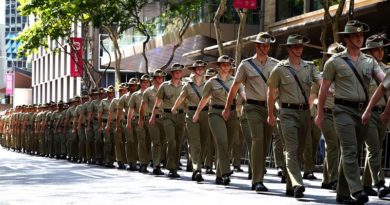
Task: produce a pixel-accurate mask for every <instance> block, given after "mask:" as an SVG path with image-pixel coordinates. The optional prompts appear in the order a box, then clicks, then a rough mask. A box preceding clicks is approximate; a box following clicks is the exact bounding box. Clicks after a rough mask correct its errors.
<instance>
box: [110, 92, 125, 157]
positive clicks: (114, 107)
mask: <svg viewBox="0 0 390 205" xmlns="http://www.w3.org/2000/svg"><path fill="white" fill-rule="evenodd" d="M118 103H119V99H118V98H114V99H112V101H111V104H110V107H109V108H108V111H109V112H110V114H113V118H112V120H111V124H110V135H111V137H110V138H111V139H113V140H114V147H115V156H116V161H117V162H122V163H125V162H126V161H127V160H126V153H125V141H126V139H125V135H124V134H123V133H122V134H117V133H116V132H115V129H116V116H117V112H118ZM122 116H123V115H122ZM123 117H124V116H123Z"/></svg>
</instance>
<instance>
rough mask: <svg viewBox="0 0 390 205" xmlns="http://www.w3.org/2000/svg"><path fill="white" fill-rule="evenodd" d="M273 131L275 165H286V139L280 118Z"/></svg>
mask: <svg viewBox="0 0 390 205" xmlns="http://www.w3.org/2000/svg"><path fill="white" fill-rule="evenodd" d="M273 133H274V136H273V138H274V139H273V141H272V149H273V153H274V160H275V167H281V168H282V167H286V166H285V164H286V161H285V159H284V141H283V134H282V127H281V125H280V120H278V121H277V124H276V126H274V128H273Z"/></svg>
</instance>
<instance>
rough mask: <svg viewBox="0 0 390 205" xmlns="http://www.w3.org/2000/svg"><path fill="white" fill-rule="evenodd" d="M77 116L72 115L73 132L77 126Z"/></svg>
mask: <svg viewBox="0 0 390 205" xmlns="http://www.w3.org/2000/svg"><path fill="white" fill-rule="evenodd" d="M78 119H79V118H78V117H77V116H76V115H75V116H73V119H72V120H73V128H72V129H73V132H74V133H76V132H77V127H78Z"/></svg>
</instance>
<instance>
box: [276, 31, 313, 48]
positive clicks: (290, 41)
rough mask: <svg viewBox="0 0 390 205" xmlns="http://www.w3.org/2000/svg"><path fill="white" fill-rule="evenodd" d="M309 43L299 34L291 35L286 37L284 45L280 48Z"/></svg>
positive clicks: (308, 40)
mask: <svg viewBox="0 0 390 205" xmlns="http://www.w3.org/2000/svg"><path fill="white" fill-rule="evenodd" d="M308 43H310V39H309V38H307V37H306V36H302V35H300V34H291V35H289V36H288V37H287V41H286V43H283V44H280V45H281V46H292V45H304V44H308Z"/></svg>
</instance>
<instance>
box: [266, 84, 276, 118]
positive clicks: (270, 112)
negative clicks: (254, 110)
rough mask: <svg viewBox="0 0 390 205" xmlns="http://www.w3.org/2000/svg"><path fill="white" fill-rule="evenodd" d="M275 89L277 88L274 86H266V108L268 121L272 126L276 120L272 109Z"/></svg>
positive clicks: (273, 107)
mask: <svg viewBox="0 0 390 205" xmlns="http://www.w3.org/2000/svg"><path fill="white" fill-rule="evenodd" d="M276 91H277V88H274V87H271V86H268V90H267V108H268V110H267V111H268V118H269V120H268V123H269V124H270V125H272V126H274V125H275V123H276V121H275V119H276V118H275V113H274V109H275V97H276Z"/></svg>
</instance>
